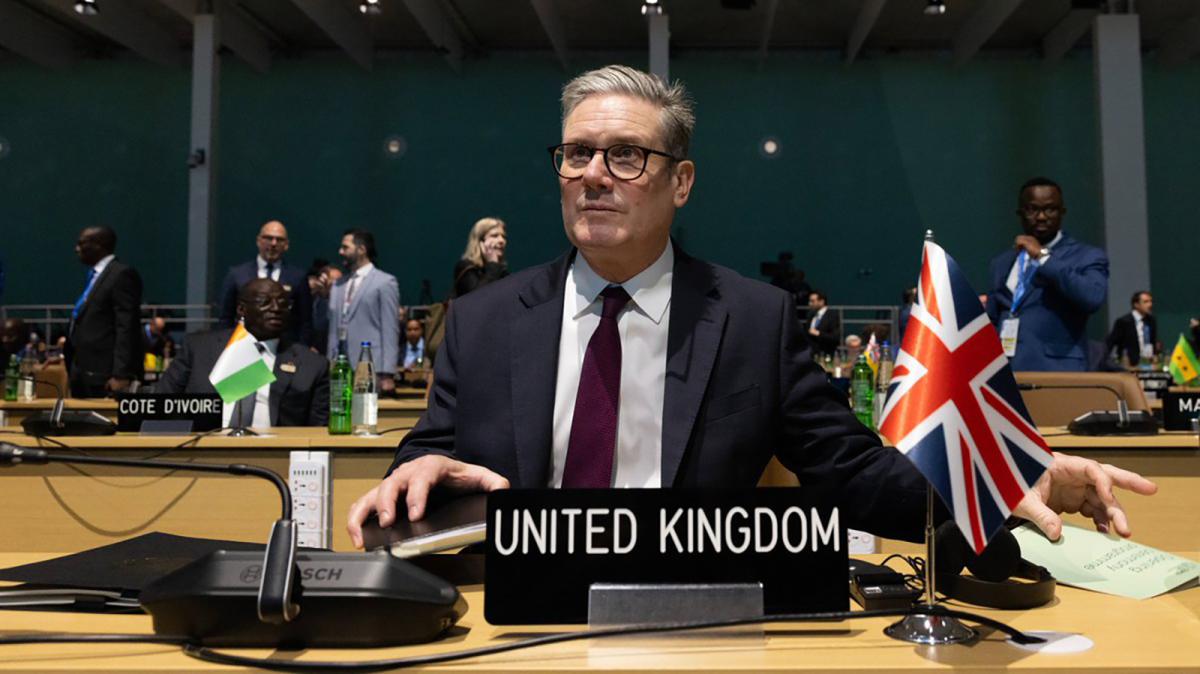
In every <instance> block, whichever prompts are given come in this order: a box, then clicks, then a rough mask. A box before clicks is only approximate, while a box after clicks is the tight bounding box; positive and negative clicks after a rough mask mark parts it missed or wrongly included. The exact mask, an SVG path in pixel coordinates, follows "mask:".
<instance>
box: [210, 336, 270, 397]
mask: <svg viewBox="0 0 1200 674" xmlns="http://www.w3.org/2000/svg"><path fill="white" fill-rule="evenodd" d="M208 380H209V381H210V382H212V385H213V387H215V388H216V389H217V393H218V394H220V396H221V400H223V401H224V402H225V403H226V404H228V403H232V402H235V401H238V400H241V399H242V398H245V397H246V396H248V395H250V394H251V393H254V392H255V391H257V390H258V389H259V388H260V387H262V386H264V385H266V384H270V383H271V382H273V381H275V373H273V372H271V368H269V367H267V363H266V361H264V360H263V358H262V354H261V353H259V352H258V343H257V342H256V341H255V340H254V337H253V336H252V335H251V334H250V333H249V332H246V328H244V327H242V324H241V323H238V324H237V327H236V328H234V329H233V334H232V335H230V337H229V343H228V344H226V345H225V350H224V351H222V352H221V355H220V357H219V358H217V364H216V365H214V366H213V369H212V372H209V373H208Z"/></svg>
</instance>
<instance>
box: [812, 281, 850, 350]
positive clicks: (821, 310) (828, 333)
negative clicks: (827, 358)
mask: <svg viewBox="0 0 1200 674" xmlns="http://www.w3.org/2000/svg"><path fill="white" fill-rule="evenodd" d="M828 305H829V300H828V299H827V298H826V297H825V293H823V292H821V291H820V290H814V291H812V292H811V293H809V294H808V314H809V316H810V318H809V319H808V335H809V338H810V339H811V340H812V343H813V347H814V348H813V350H814V351H816V352H817V353H823V354H824V353H833V352H834V351H835V350H836V349H837V348H838V345H839V344H841V343H842V322H841V319H839V318H838V315H837V314H836V313H834V312H832V311H830V310H829V306H828Z"/></svg>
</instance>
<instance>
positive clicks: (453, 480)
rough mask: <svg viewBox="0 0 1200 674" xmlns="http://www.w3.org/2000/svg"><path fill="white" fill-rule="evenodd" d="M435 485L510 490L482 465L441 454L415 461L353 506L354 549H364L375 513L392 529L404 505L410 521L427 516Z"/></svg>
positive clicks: (350, 529) (348, 524) (349, 529)
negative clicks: (367, 528)
mask: <svg viewBox="0 0 1200 674" xmlns="http://www.w3.org/2000/svg"><path fill="white" fill-rule="evenodd" d="M436 485H442V486H444V487H448V488H450V489H454V490H458V491H467V492H470V491H495V490H497V489H508V487H509V484H508V480H506V479H505V478H504V477H503V476H501V475H499V474H498V473H493V472H492V471H490V470H488V469H487V468H484V467H483V466H477V465H475V464H471V463H463V462H462V461H456V460H454V459H451V458H447V457H445V456H441V455H440V454H429V455H426V456H422V457H420V458H418V459H413V460H412V461H409V462H407V463H403V464H401V465H400V466H399V467H398V468H396V470H393V471H392V474H391V475H388V476H387V477H386V478H384V479H383V481H382V482H380V483H379V484H378V485H376V486H375V488H374V489H372V490H371V491H369V492H367V493H366V494H363V495H362V496H361V497H359V499H358V500H357V501H355V502H354V504H353V505H351V506H350V515H349V517H347V518H346V531H347V533H349V534H350V541H351V542H352V543H354V547H356V548H361V547H362V546H363V540H362V524H363V522H364V521H365V520H366V519H367V516H368V515H370V514H371V513H373V512H374V513H378V514H379V526H381V527H389V526H391V525H392V523H393V522H395V521H396V508H397V507H399V506H401V505H403V506H404V507H405V508H406V509H407V511H408V519H409V520H410V521H414V522H415V521H417V520H419V519H421V518H422V517H424V516H425V502H426V500H428V498H429V492H430V490H431V489H433V487H434V486H436Z"/></svg>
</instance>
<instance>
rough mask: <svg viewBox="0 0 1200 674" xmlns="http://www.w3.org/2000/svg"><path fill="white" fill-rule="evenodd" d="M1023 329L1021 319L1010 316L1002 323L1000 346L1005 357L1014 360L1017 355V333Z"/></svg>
mask: <svg viewBox="0 0 1200 674" xmlns="http://www.w3.org/2000/svg"><path fill="white" fill-rule="evenodd" d="M1020 329H1021V319H1019V318H1017V317H1016V316H1010V317H1008V318H1006V319H1004V321H1003V322H1001V323H1000V346H1001V347H1003V348H1004V355H1006V356H1008V357H1009V358H1012V357H1013V356H1015V355H1017V333H1018V332H1019V331H1020Z"/></svg>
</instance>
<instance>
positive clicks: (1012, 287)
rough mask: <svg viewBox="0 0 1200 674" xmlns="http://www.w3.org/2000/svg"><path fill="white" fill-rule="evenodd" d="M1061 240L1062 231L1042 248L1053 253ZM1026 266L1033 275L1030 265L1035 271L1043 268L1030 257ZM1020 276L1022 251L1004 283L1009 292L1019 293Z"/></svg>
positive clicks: (1028, 272) (1027, 272)
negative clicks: (1018, 282) (1055, 245)
mask: <svg viewBox="0 0 1200 674" xmlns="http://www.w3.org/2000/svg"><path fill="white" fill-rule="evenodd" d="M1061 240H1062V230H1061V229H1060V230H1058V234H1055V235H1054V240H1053V241H1051V242H1050V243H1048V244H1046V245H1045V246H1042V248H1045V249H1046V250H1048V251H1053V250H1054V244H1056V243H1058V242H1059V241H1061ZM1047 259H1048V258H1047ZM1025 265H1026V268H1025V273H1026V274H1031V273H1032V272H1030V271H1029V266H1028V265H1033V267H1034V269H1036V268H1037V267H1039V266H1041V262H1040V261H1039V260H1038V259H1037V258H1036V257H1029V258H1027V259H1026V260H1025ZM1020 275H1021V251H1017V259H1016V260H1014V261H1013V266H1012V269H1009V270H1008V279H1007V280H1005V282H1004V285H1006V286H1008V292H1010V293H1013V294H1014V295H1015V294H1016V292H1017V281H1018V277H1019V276H1020ZM1025 292H1026V293H1028V292H1029V291H1028V290H1026V291H1025ZM1022 303H1024V300H1022Z"/></svg>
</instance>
